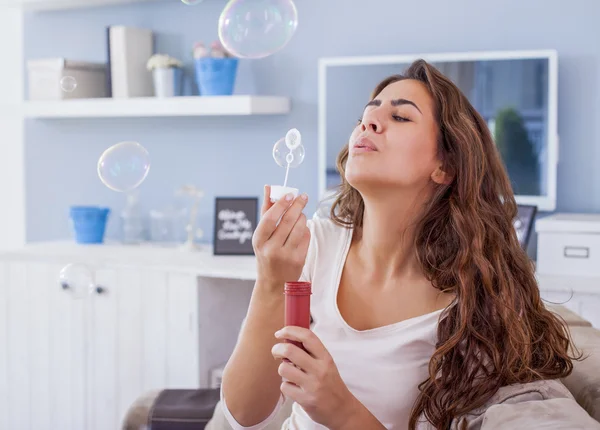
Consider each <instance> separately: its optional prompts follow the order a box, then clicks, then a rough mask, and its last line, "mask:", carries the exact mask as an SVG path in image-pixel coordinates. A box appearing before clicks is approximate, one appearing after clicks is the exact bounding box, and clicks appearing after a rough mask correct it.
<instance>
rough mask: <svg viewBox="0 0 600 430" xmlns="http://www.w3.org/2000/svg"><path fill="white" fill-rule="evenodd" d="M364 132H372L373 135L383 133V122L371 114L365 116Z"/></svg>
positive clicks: (362, 126) (363, 122)
mask: <svg viewBox="0 0 600 430" xmlns="http://www.w3.org/2000/svg"><path fill="white" fill-rule="evenodd" d="M361 129H362V131H367V130H368V131H371V132H373V133H381V130H382V129H383V127H382V124H381V121H379V119H378V118H377V115H374V114H372V113H371V114H369V115H365V116H364V118H363V121H362V123H361Z"/></svg>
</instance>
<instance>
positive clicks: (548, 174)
mask: <svg viewBox="0 0 600 430" xmlns="http://www.w3.org/2000/svg"><path fill="white" fill-rule="evenodd" d="M416 58H424V59H425V60H427V61H429V62H430V63H432V64H433V65H434V66H435V67H437V68H438V69H439V70H440V71H441V72H442V73H443V74H444V75H446V76H447V77H448V78H450V79H451V80H452V81H453V82H454V83H455V84H456V85H457V86H458V87H459V88H460V89H461V91H462V92H463V93H464V94H465V96H466V97H467V98H468V99H469V100H470V102H471V103H472V104H473V106H474V107H475V109H477V111H478V112H479V113H480V114H481V115H482V116H483V118H484V119H485V121H486V122H487V124H488V127H489V129H490V131H491V133H492V136H493V138H494V141H495V143H496V145H497V147H498V150H499V152H500V155H501V157H502V159H503V161H504V164H505V166H506V170H507V172H508V175H509V177H510V180H511V183H512V185H513V190H514V192H515V195H516V198H517V202H518V203H520V204H526V205H535V206H537V207H538V208H539V209H540V210H548V211H551V210H554V209H555V206H556V164H557V154H558V137H557V129H556V107H557V105H556V103H557V100H556V92H557V91H556V90H557V89H556V85H557V77H556V75H557V59H556V52H555V51H537V52H530V51H528V52H483V53H465V54H439V55H435V54H434V55H421V56H419V55H417V56H410V57H396V56H394V57H343V58H334V59H323V60H321V64H320V73H321V80H320V84H321V85H320V92H321V97H320V101H321V106H320V109H321V115H320V128H321V130H320V131H321V133H320V138H321V140H322V142H321V145H322V146H324V148H325V150H324V151H323V150H322V154H323V155H324V158H325V159H324V160H321V165H322V168H321V170H322V172H319V173H320V174H321V175H322V176H321V187H322V191H324V193H325V194H326V193H327V191H328V190H329V191H331V190H333V189H334V188H335V186H336V185H338V184H339V183H340V177H339V173H338V172H337V169H336V158H337V155H338V153H339V152H340V150H341V149H342V148H343V146H344V145H346V144H347V142H348V137H349V136H350V133H351V132H352V129H353V128H354V126H355V125H356V120H357V118H359V117H360V116H361V114H362V110H363V108H364V105H365V100H368V99H369V97H370V94H371V91H372V90H373V88H374V87H375V86H376V85H377V83H378V82H379V81H381V80H382V79H384V78H385V77H387V76H389V75H392V74H398V73H402V72H403V71H404V70H405V69H406V68H407V67H408V66H409V64H410V63H411V62H412V61H413V60H414V59H416ZM322 149H323V148H322ZM323 189H324V190H323Z"/></svg>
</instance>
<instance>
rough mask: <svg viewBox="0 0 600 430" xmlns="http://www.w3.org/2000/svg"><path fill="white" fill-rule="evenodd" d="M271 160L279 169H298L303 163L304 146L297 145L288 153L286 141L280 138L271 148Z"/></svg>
mask: <svg viewBox="0 0 600 430" xmlns="http://www.w3.org/2000/svg"><path fill="white" fill-rule="evenodd" d="M273 158H274V159H275V162H276V163H277V164H278V165H279V166H281V167H288V165H289V166H290V167H298V166H299V165H300V164H302V161H304V146H302V145H299V146H297V147H296V148H294V149H292V150H291V151H290V149H289V148H288V146H287V145H286V139H285V138H281V139H279V140H278V141H277V143H275V146H274V147H273Z"/></svg>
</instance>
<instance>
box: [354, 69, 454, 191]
mask: <svg viewBox="0 0 600 430" xmlns="http://www.w3.org/2000/svg"><path fill="white" fill-rule="evenodd" d="M438 133H439V128H438V125H437V122H436V120H435V117H434V102H433V99H432V97H431V96H430V95H429V92H428V90H427V88H426V87H425V85H423V84H422V83H421V82H419V81H415V80H411V79H405V80H402V81H398V82H394V83H392V84H390V85H388V86H387V87H386V88H384V89H383V91H381V93H379V94H378V95H377V96H376V97H375V99H373V100H371V101H370V102H369V103H368V104H367V106H366V107H365V110H364V112H363V116H362V119H361V121H360V122H359V124H358V125H357V126H356V128H355V129H354V131H353V132H352V135H351V136H350V142H349V154H348V160H347V162H346V180H347V181H348V183H349V184H350V185H352V186H353V187H354V188H356V189H357V190H359V191H361V192H362V191H366V190H367V189H369V188H373V187H376V188H375V189H378V190H379V189H381V188H386V189H390V188H392V189H404V190H411V189H412V190H417V189H424V188H425V187H427V185H428V184H429V183H430V181H431V180H433V181H434V182H437V183H442V182H444V181H445V180H446V178H445V177H443V176H444V174H443V172H441V169H440V167H441V163H440V160H439V158H438V145H437V140H438Z"/></svg>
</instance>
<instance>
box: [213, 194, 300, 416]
mask: <svg viewBox="0 0 600 430" xmlns="http://www.w3.org/2000/svg"><path fill="white" fill-rule="evenodd" d="M269 195H270V190H269V187H268V186H266V187H265V196H264V202H263V208H262V211H261V213H262V217H261V220H260V222H259V224H258V226H257V227H256V230H255V232H254V235H253V236H252V246H253V248H254V251H255V254H256V260H257V281H256V284H255V285H254V290H253V291H252V298H251V299H250V306H249V308H248V313H247V315H246V322H245V323H244V324H243V326H242V329H241V332H240V335H239V337H238V342H237V345H236V346H235V349H234V351H233V354H232V356H231V358H230V359H229V361H228V363H227V365H226V366H225V369H224V371H223V381H222V388H221V392H222V396H223V400H224V405H226V406H227V410H228V411H229V416H230V418H231V417H232V418H233V419H234V420H235V421H236V422H237V424H239V425H242V426H243V427H251V426H253V425H256V424H259V423H262V422H263V421H264V420H265V419H267V418H268V417H269V416H270V415H271V413H272V412H273V410H274V409H275V407H276V406H277V402H278V400H279V399H280V397H281V393H280V391H279V388H280V384H281V378H280V376H279V375H278V374H277V365H278V363H277V362H276V361H275V360H273V357H272V356H271V354H270V351H271V348H272V347H273V345H275V342H276V339H275V337H274V336H273V333H275V331H276V330H278V329H279V328H281V327H282V326H283V324H284V306H285V301H284V300H285V299H284V295H283V287H284V284H285V282H286V281H289V280H297V279H298V278H300V276H301V274H302V269H303V267H304V265H305V262H306V259H307V253H308V247H309V243H310V231H309V229H308V227H307V225H306V216H304V214H303V213H302V210H303V209H304V207H305V205H306V202H307V199H308V198H307V197H306V196H305V195H302V196H300V197H298V198H296V199H295V200H294V199H293V198H292V197H291V196H289V197H290V198H289V199H288V198H285V199H281V200H279V201H278V202H277V203H275V204H271V203H270V197H269Z"/></svg>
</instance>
